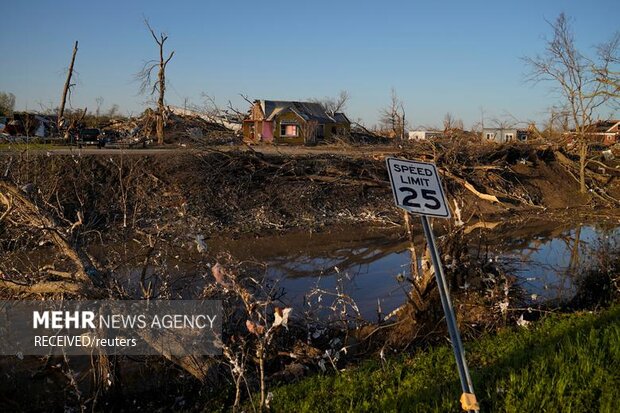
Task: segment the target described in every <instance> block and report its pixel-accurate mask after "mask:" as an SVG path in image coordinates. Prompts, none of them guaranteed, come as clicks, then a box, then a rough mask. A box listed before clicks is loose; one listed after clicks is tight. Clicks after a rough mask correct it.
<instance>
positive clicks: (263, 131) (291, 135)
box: [243, 100, 351, 144]
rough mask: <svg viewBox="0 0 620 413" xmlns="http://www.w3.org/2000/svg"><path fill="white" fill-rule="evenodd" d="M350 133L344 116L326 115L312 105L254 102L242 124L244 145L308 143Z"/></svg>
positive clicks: (286, 102)
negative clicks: (245, 143)
mask: <svg viewBox="0 0 620 413" xmlns="http://www.w3.org/2000/svg"><path fill="white" fill-rule="evenodd" d="M350 131H351V122H350V121H349V119H348V118H347V117H346V115H345V114H344V113H338V112H337V113H329V112H328V111H326V110H325V109H324V108H323V106H321V104H320V103H315V102H289V101H278V100H255V101H254V103H253V104H252V107H251V108H250V113H249V115H248V117H247V118H246V119H245V120H244V121H243V140H244V141H245V142H247V143H261V142H266V143H288V144H311V143H316V142H318V141H321V140H324V139H329V138H331V137H333V136H342V135H347V134H348V133H349V132H350Z"/></svg>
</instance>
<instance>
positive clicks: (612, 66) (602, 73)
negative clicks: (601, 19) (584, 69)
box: [594, 32, 620, 108]
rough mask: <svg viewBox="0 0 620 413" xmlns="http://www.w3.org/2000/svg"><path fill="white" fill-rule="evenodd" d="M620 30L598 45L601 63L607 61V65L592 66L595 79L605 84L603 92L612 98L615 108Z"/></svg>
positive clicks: (619, 89) (619, 72) (619, 74)
mask: <svg viewBox="0 0 620 413" xmlns="http://www.w3.org/2000/svg"><path fill="white" fill-rule="evenodd" d="M619 44H620V32H616V33H615V34H614V36H613V37H612V38H611V39H610V40H609V41H608V42H607V43H603V44H602V45H600V46H599V47H598V54H599V56H601V57H602V61H603V63H605V62H609V65H607V66H606V65H604V64H603V65H600V66H595V67H594V72H595V73H596V80H597V81H598V82H600V83H602V84H604V85H606V86H607V88H606V89H604V93H606V94H607V95H609V97H610V98H612V99H614V101H615V102H614V103H616V105H615V106H616V108H618V105H617V102H618V98H620V67H618V66H620V55H619V54H618V51H619V49H620V47H619Z"/></svg>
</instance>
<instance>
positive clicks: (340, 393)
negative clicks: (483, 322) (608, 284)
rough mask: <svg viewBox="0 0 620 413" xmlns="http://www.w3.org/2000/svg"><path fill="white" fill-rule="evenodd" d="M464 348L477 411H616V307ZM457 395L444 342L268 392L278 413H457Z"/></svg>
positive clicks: (619, 348)
mask: <svg viewBox="0 0 620 413" xmlns="http://www.w3.org/2000/svg"><path fill="white" fill-rule="evenodd" d="M466 348H467V358H468V362H469V366H470V370H471V372H472V376H473V380H474V388H475V389H476V395H477V397H478V399H479V401H480V405H481V409H482V411H486V412H502V411H506V412H617V411H620V400H619V399H618V389H620V305H616V306H615V307H612V308H611V309H608V310H605V311H603V312H601V313H599V314H588V313H582V314H572V315H562V316H550V317H548V318H546V319H545V320H543V321H541V322H539V323H537V324H536V325H535V326H532V327H530V328H527V329H526V328H519V329H517V330H514V329H511V330H507V331H503V332H501V333H499V334H497V335H493V336H488V337H485V338H482V339H480V340H478V341H476V342H471V343H467V345H466ZM460 393H461V391H460V385H459V381H458V375H457V370H456V367H455V363H454V357H453V353H452V350H451V348H450V347H449V346H447V345H446V346H442V347H438V348H433V349H431V350H429V351H425V352H421V353H419V354H417V355H416V356H414V357H405V356H399V357H394V358H388V360H387V361H385V362H383V363H381V362H379V361H368V362H365V363H363V364H362V365H361V366H359V367H356V368H353V369H348V370H346V371H344V372H341V373H339V374H325V375H318V376H314V377H310V378H307V379H305V380H302V381H300V382H297V383H293V384H289V385H283V386H281V387H278V388H275V389H274V390H273V400H272V402H271V406H272V407H273V410H274V411H278V412H288V411H290V412H319V411H320V412H342V411H355V412H357V411H377V412H392V411H408V412H431V411H434V412H458V411H460V403H459V402H458V398H459V396H460Z"/></svg>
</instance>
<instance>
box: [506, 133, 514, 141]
mask: <svg viewBox="0 0 620 413" xmlns="http://www.w3.org/2000/svg"><path fill="white" fill-rule="evenodd" d="M514 137H515V136H514V134H512V133H507V134H506V142H510V141H511V140H513V139H514Z"/></svg>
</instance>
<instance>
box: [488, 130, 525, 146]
mask: <svg viewBox="0 0 620 413" xmlns="http://www.w3.org/2000/svg"><path fill="white" fill-rule="evenodd" d="M528 136H529V133H528V131H527V130H524V129H515V128H484V129H483V130H482V140H483V142H495V143H507V142H523V141H526V140H527V139H528Z"/></svg>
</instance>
